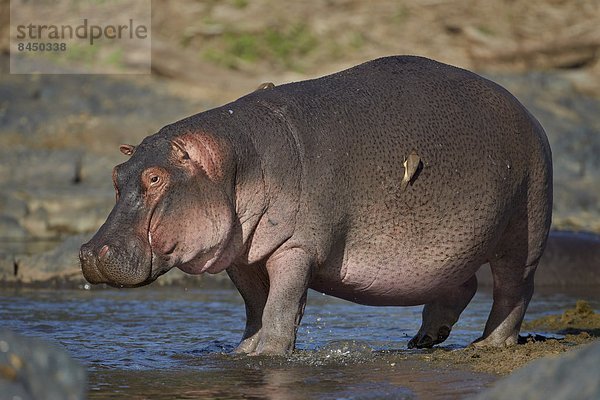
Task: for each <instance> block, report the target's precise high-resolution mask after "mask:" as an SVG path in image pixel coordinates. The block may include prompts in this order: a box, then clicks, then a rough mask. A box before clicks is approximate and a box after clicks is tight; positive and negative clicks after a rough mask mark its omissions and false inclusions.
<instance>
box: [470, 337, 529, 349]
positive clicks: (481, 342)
mask: <svg viewBox="0 0 600 400" xmlns="http://www.w3.org/2000/svg"><path fill="white" fill-rule="evenodd" d="M518 340H519V335H518V334H517V335H511V336H509V337H508V338H503V337H497V336H494V335H490V336H488V337H487V338H483V337H480V338H479V339H477V340H475V341H474V342H473V343H471V346H473V347H478V348H484V347H510V346H514V345H516V344H517V343H518Z"/></svg>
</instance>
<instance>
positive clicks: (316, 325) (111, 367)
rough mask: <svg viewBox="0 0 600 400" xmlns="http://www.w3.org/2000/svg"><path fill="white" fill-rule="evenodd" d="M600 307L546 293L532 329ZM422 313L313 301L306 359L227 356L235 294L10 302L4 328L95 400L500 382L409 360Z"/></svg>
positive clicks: (5, 301)
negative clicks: (51, 353)
mask: <svg viewBox="0 0 600 400" xmlns="http://www.w3.org/2000/svg"><path fill="white" fill-rule="evenodd" d="M578 298H584V299H586V300H588V301H590V303H591V305H592V307H594V308H596V309H597V308H598V306H599V305H600V295H599V294H594V293H593V292H592V293H584V294H583V296H582V294H581V293H573V294H552V293H551V292H550V293H538V294H536V296H535V297H534V300H533V301H532V303H531V306H530V310H529V312H528V315H527V318H529V319H533V318H537V317H540V316H543V315H546V314H548V313H558V312H561V311H562V310H564V309H566V308H569V307H572V306H573V305H574V303H575V300H576V299H578ZM490 305H491V296H490V294H489V293H486V292H481V291H480V293H478V294H477V295H476V297H475V298H474V299H473V301H472V302H471V304H470V305H469V307H468V308H467V310H465V312H464V313H463V315H462V317H461V319H460V321H459V322H458V324H457V325H456V326H455V328H454V329H453V332H452V335H451V336H450V338H449V339H448V340H447V342H446V343H444V347H446V348H448V349H454V348H460V347H464V346H466V345H467V344H468V343H470V342H471V341H473V340H474V339H476V338H477V337H478V335H479V334H480V332H481V330H482V329H483V325H484V324H485V320H486V318H487V314H488V312H489V308H490ZM420 312H421V308H420V307H366V306H360V305H356V304H352V303H349V302H345V301H342V300H338V299H334V298H331V297H327V296H323V295H320V294H317V293H315V292H311V293H310V296H309V301H308V305H307V307H306V312H305V317H304V319H303V321H302V325H301V328H300V330H299V332H298V342H297V348H298V349H299V351H297V352H296V353H295V354H294V355H293V356H290V357H285V358H267V357H243V356H236V355H231V354H228V352H230V351H231V350H232V349H233V348H234V346H235V345H236V344H237V342H238V341H239V339H240V338H241V335H242V332H243V328H244V318H245V316H244V307H243V302H242V300H241V298H240V297H239V295H238V294H237V292H236V291H233V290H227V289H220V290H206V289H203V290H201V289H190V290H187V289H184V288H178V287H172V288H154V287H152V286H151V287H147V288H140V289H133V290H65V291H40V290H17V289H10V290H9V289H4V290H2V291H0V321H2V322H1V323H2V325H4V326H6V327H8V328H11V329H13V330H15V331H18V332H21V333H23V334H26V335H29V336H39V337H43V338H46V339H50V340H53V341H56V342H59V343H60V344H62V345H63V346H65V347H66V348H67V349H68V350H69V352H70V353H71V354H72V355H73V356H74V357H75V358H76V359H78V360H80V361H81V362H82V363H83V364H85V365H86V366H87V368H88V371H89V373H90V375H89V380H90V398H92V399H94V398H133V399H143V398H152V399H158V398H165V399H167V398H169V399H171V398H183V399H188V398H220V399H225V398H231V399H233V398H248V399H262V398H268V399H271V398H272V399H288V398H289V399H296V398H298V399H378V398H401V399H402V398H440V399H441V398H463V397H464V396H466V395H468V394H471V393H476V392H478V391H481V390H482V389H483V388H484V387H485V386H487V385H489V384H490V383H491V382H493V381H494V380H495V379H497V378H496V377H495V376H491V375H485V374H477V373H471V372H466V371H459V370H455V369H451V368H447V369H445V370H442V369H440V367H432V366H431V365H429V364H427V363H426V362H417V361H414V360H405V359H404V358H403V357H402V355H404V354H406V353H407V352H408V350H406V345H407V343H408V340H409V339H410V337H411V335H412V334H414V333H415V332H416V331H417V329H418V327H419V323H420Z"/></svg>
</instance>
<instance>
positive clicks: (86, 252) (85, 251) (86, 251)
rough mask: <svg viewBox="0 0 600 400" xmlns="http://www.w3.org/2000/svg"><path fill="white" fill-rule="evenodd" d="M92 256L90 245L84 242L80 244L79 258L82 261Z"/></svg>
mask: <svg viewBox="0 0 600 400" xmlns="http://www.w3.org/2000/svg"><path fill="white" fill-rule="evenodd" d="M91 258H92V250H91V248H90V246H89V245H88V244H87V243H86V244H84V245H82V246H81V248H80V249H79V259H80V260H81V261H82V262H85V261H88V260H90V259H91Z"/></svg>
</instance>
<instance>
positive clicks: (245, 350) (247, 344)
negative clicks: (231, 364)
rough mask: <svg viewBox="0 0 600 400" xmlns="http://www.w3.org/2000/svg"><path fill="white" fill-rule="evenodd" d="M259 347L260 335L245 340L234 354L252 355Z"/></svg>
mask: <svg viewBox="0 0 600 400" xmlns="http://www.w3.org/2000/svg"><path fill="white" fill-rule="evenodd" d="M257 346H258V335H254V336H252V337H249V338H247V339H244V340H242V341H241V342H240V344H239V345H238V346H237V347H236V348H235V350H234V353H236V354H251V353H253V352H254V351H255V350H256V347H257Z"/></svg>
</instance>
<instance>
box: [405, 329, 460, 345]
mask: <svg viewBox="0 0 600 400" xmlns="http://www.w3.org/2000/svg"><path fill="white" fill-rule="evenodd" d="M435 336H436V338H435V339H433V337H431V335H429V334H428V333H421V332H419V333H417V334H416V335H415V337H413V338H412V339H411V340H410V342H408V348H409V349H429V348H431V347H433V346H434V345H436V344H440V343H442V342H443V341H444V340H446V339H448V336H450V328H449V327H447V326H445V325H444V326H441V327H440V328H439V329H438V332H437V335H435Z"/></svg>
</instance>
